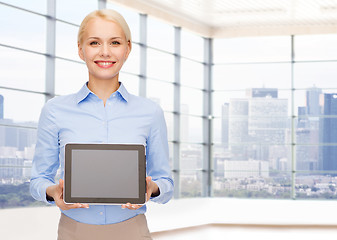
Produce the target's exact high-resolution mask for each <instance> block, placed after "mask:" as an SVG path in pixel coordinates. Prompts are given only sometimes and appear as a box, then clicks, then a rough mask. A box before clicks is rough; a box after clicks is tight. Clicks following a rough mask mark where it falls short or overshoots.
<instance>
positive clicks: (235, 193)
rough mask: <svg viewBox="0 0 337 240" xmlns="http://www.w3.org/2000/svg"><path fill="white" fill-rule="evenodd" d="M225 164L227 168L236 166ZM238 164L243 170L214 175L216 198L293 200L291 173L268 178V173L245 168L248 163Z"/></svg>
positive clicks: (227, 162)
mask: <svg viewBox="0 0 337 240" xmlns="http://www.w3.org/2000/svg"><path fill="white" fill-rule="evenodd" d="M223 162H224V163H222V164H223V165H224V166H226V167H227V168H231V167H232V166H233V165H235V163H233V162H231V161H228V160H224V161H223ZM238 163H239V164H240V166H242V167H241V169H242V170H236V171H235V170H228V171H222V172H215V173H214V175H215V179H214V183H213V185H214V197H234V198H256V199H259V198H270V199H291V173H290V172H273V176H268V174H267V172H258V171H257V172H256V171H251V170H250V169H251V167H250V166H249V167H245V165H246V163H243V162H238ZM255 165H257V164H255ZM253 166H254V165H253ZM246 169H249V170H246Z"/></svg>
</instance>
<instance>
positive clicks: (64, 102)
mask: <svg viewBox="0 0 337 240" xmlns="http://www.w3.org/2000/svg"><path fill="white" fill-rule="evenodd" d="M74 104H76V94H69V95H63V96H56V97H53V98H52V99H49V100H48V101H47V102H46V103H45V105H44V106H43V108H42V113H44V114H46V115H54V114H55V113H57V112H59V111H60V110H62V109H64V108H65V107H69V106H72V105H74Z"/></svg>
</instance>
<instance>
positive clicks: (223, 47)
mask: <svg viewBox="0 0 337 240" xmlns="http://www.w3.org/2000/svg"><path fill="white" fill-rule="evenodd" d="M213 56H214V63H216V64H217V63H234V62H245V63H247V62H273V61H290V60H291V38H290V37H289V36H284V37H283V36H282V37H279V36H277V37H247V38H230V39H214V55H213Z"/></svg>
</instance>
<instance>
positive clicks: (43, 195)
mask: <svg viewBox="0 0 337 240" xmlns="http://www.w3.org/2000/svg"><path fill="white" fill-rule="evenodd" d="M52 185H54V183H52V182H46V183H44V184H43V185H42V187H41V188H40V198H41V200H42V201H43V202H45V203H47V204H54V203H55V202H54V201H48V200H47V188H48V187H50V186H52Z"/></svg>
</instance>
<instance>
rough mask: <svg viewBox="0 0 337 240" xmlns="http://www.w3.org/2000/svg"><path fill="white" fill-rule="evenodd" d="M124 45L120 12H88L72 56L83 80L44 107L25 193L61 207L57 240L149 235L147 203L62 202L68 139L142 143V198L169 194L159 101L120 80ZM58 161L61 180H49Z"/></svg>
mask: <svg viewBox="0 0 337 240" xmlns="http://www.w3.org/2000/svg"><path fill="white" fill-rule="evenodd" d="M130 51H131V34H130V30H129V27H128V26H127V23H126V22H125V20H124V18H123V17H122V16H121V15H120V14H119V13H117V12H116V11H113V10H107V9H105V10H98V11H94V12H92V13H90V14H89V15H88V16H87V17H86V18H85V19H84V20H83V22H82V24H81V26H80V29H79V34H78V54H79V56H80V58H81V59H82V60H83V61H84V62H85V64H86V66H87V69H88V82H87V83H86V84H84V86H83V87H82V89H81V90H80V91H79V92H77V93H75V94H70V95H66V96H60V97H56V98H53V99H51V100H50V101H48V102H47V103H46V104H45V106H44V107H43V109H42V112H41V117H40V121H39V125H38V136H37V144H36V149H35V155H34V159H33V166H32V178H31V192H32V195H33V197H34V198H35V199H37V200H39V201H43V202H46V203H55V204H56V206H58V207H59V208H60V209H61V212H62V215H61V219H60V223H59V230H58V240H67V239H74V238H76V239H94V238H95V239H97V237H98V236H99V239H108V238H109V237H108V236H110V237H111V236H119V237H117V238H123V239H151V236H150V233H149V230H148V227H147V222H146V218H145V215H144V213H145V212H146V205H137V204H130V203H125V204H122V205H119V206H118V205H90V206H89V205H88V204H81V203H75V204H66V203H65V202H64V199H63V186H64V181H63V176H64V162H65V159H64V151H65V145H66V144H67V143H113V144H116V143H117V144H121V143H123V144H142V145H144V146H146V156H147V158H146V161H147V169H146V170H147V174H146V175H147V177H146V199H147V201H149V200H150V199H151V200H152V201H155V202H158V203H166V202H167V201H169V200H170V199H171V198H172V195H173V180H172V178H171V176H170V167H169V150H168V142H167V132H166V124H165V120H164V114H163V111H162V109H161V108H160V107H159V105H158V104H156V103H154V102H152V101H150V100H148V99H145V98H142V97H137V96H134V95H132V94H130V93H129V92H128V91H127V90H126V88H125V87H124V85H123V83H121V82H120V80H119V72H120V70H121V68H122V67H123V65H124V63H125V61H126V60H127V58H128V56H129V54H130ZM95 160H96V159H92V161H95ZM60 164H61V179H60V180H59V183H55V181H54V179H55V175H56V172H57V169H58V167H59V165H60ZM93 168H95V164H93ZM93 170H94V169H93ZM88 177H89V178H90V176H88ZM144 181H145V179H144ZM103 191H104V189H103ZM121 197H123V196H121ZM98 225H100V226H98ZM101 225H103V226H101ZM73 229H82V230H79V231H73Z"/></svg>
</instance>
